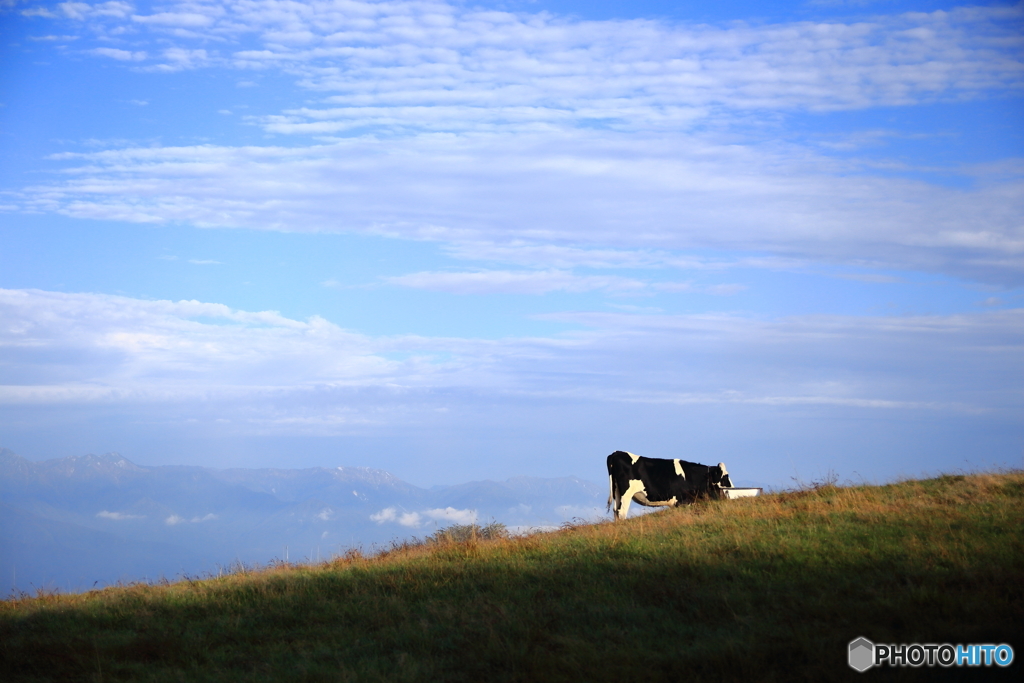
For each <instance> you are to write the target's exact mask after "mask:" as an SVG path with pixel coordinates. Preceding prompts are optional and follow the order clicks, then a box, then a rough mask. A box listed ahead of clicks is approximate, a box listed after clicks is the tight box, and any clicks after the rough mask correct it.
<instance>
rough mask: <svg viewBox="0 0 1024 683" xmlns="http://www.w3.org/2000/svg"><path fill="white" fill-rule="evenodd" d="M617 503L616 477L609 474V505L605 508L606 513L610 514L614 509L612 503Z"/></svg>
mask: <svg viewBox="0 0 1024 683" xmlns="http://www.w3.org/2000/svg"><path fill="white" fill-rule="evenodd" d="M614 502H615V477H613V476H612V475H611V472H609V473H608V504H607V505H605V506H604V511H605V512H608V511H610V510H611V509H612V503H614Z"/></svg>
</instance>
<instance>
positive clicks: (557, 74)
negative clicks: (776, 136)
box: [60, 0, 1022, 134]
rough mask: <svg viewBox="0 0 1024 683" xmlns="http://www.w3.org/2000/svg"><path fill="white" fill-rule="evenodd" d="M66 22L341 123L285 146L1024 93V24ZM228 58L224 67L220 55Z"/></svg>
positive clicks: (262, 16)
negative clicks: (302, 95) (129, 39)
mask: <svg viewBox="0 0 1024 683" xmlns="http://www.w3.org/2000/svg"><path fill="white" fill-rule="evenodd" d="M60 7H61V8H62V10H63V16H65V17H69V18H72V19H75V20H77V21H86V22H90V23H92V24H94V27H93V28H94V30H96V31H101V32H103V31H105V32H115V31H116V30H117V29H119V28H120V29H124V28H127V27H133V28H136V29H142V30H147V31H149V32H150V33H149V34H144V36H140V38H142V39H143V40H146V41H148V42H149V43H150V44H156V43H159V42H164V41H171V42H172V44H173V47H171V48H169V49H167V50H166V51H165V52H164V53H163V57H164V61H163V62H162V64H161V65H160V68H164V69H166V70H180V69H182V68H195V67H197V66H201V65H204V64H210V65H212V64H216V65H218V66H221V67H228V68H236V69H268V68H269V69H281V70H286V71H289V72H291V73H295V74H296V75H297V76H299V77H300V79H301V82H302V84H303V85H304V86H305V87H307V88H309V89H311V90H314V91H317V92H321V93H324V94H325V95H328V96H330V99H329V101H328V103H329V104H333V105H335V106H331V107H323V108H316V107H307V108H300V109H290V110H287V111H285V112H283V113H281V114H279V115H275V116H270V117H267V118H265V119H264V120H263V124H264V125H265V126H266V127H267V128H268V130H273V131H276V132H282V133H315V134H324V133H332V132H340V131H344V130H349V129H352V128H355V127H360V126H366V125H372V126H376V127H384V128H390V129H406V128H413V129H417V130H453V129H461V130H470V129H477V130H480V129H488V128H492V127H494V126H501V127H505V128H507V127H509V126H511V127H523V128H534V127H537V126H545V125H552V124H554V125H564V124H566V123H568V122H572V123H585V124H588V125H600V126H604V127H609V126H610V127H619V126H626V127H656V128H678V127H679V126H681V125H682V126H686V125H687V124H688V123H689V122H692V121H694V120H695V119H703V118H705V117H707V116H708V115H710V114H712V113H714V114H715V115H718V114H719V113H720V112H718V111H715V110H717V109H718V108H721V107H728V108H741V109H765V108H769V109H772V108H776V109H777V108H804V109H818V110H820V109H849V108H861V107H867V106H877V105H903V104H908V103H913V102H922V101H934V100H952V99H962V98H964V97H973V96H977V95H979V94H980V93H984V92H987V91H991V90H993V89H1000V88H1007V87H1018V88H1019V87H1020V85H1021V79H1022V72H1021V69H1020V65H1019V62H1018V61H1017V59H1016V56H1015V55H1014V51H1015V50H1019V48H1020V45H1021V42H1020V37H1019V36H1020V32H1019V31H1018V30H1017V29H1018V28H1019V26H1020V22H1021V14H1022V12H1021V10H1020V8H1019V7H992V8H959V9H954V10H952V11H944V12H934V13H910V14H905V15H898V16H879V17H876V18H874V19H872V20H870V21H861V22H858V23H853V24H844V23H839V22H828V23H825V22H791V23H784V24H768V25H749V24H742V23H735V24H731V25H725V26H709V25H693V24H686V23H679V22H664V21H652V20H630V21H579V20H572V19H566V18H562V17H555V16H551V15H548V14H525V13H515V14H513V13H507V12H495V11H490V10H480V9H476V8H471V7H464V6H460V5H457V4H446V3H443V2H388V3H373V2H345V3H332V2H312V3H278V2H270V1H263V2H260V1H257V2H249V1H243V0H222V1H221V2H207V3H202V4H197V3H193V2H170V3H167V4H166V5H165V6H164V7H163V9H164V10H166V11H162V12H157V13H154V14H149V15H142V14H136V13H134V11H133V9H132V8H131V6H130V5H127V4H125V3H116V2H114V3H103V4H97V5H87V4H85V3H65V4H63V5H61V6H60ZM211 43H213V44H221V45H224V47H225V49H223V50H221V51H220V52H219V53H217V54H213V53H207V52H206V47H205V46H206V45H209V44H211ZM199 53H202V54H201V55H199ZM184 54H188V55H192V56H189V57H188V58H187V59H183V58H182V55H184ZM197 57H198V58H197Z"/></svg>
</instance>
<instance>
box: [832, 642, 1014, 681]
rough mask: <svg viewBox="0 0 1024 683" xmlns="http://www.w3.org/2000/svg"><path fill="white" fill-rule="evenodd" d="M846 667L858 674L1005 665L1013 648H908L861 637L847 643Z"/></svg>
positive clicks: (919, 644)
mask: <svg viewBox="0 0 1024 683" xmlns="http://www.w3.org/2000/svg"><path fill="white" fill-rule="evenodd" d="M848 655H849V660H848V661H849V663H850V668H851V669H855V670H857V671H860V672H862V673H863V672H864V671H867V670H868V669H870V668H871V667H873V666H882V664H888V665H889V666H922V665H924V666H935V665H936V664H938V665H939V666H945V667H948V666H992V665H993V664H994V665H996V666H1009V665H1010V664H1012V663H1013V648H1012V647H1010V646H1009V645H1006V644H1005V643H1003V644H1000V645H991V644H985V645H950V644H949V643H943V644H941V645H936V644H935V643H927V644H921V643H911V644H910V645H882V644H881V643H879V644H875V643H872V642H871V641H870V640H868V639H867V638H864V637H861V638H857V639H856V640H851V641H850V647H849V652H848Z"/></svg>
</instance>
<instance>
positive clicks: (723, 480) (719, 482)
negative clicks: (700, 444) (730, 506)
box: [708, 462, 732, 489]
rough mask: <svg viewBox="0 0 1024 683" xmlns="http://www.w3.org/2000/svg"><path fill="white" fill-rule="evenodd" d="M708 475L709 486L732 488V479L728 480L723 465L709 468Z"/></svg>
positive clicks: (726, 471)
mask: <svg viewBox="0 0 1024 683" xmlns="http://www.w3.org/2000/svg"><path fill="white" fill-rule="evenodd" d="M708 469H709V472H708V474H710V475H711V485H712V486H721V487H725V488H730V489H731V488H732V479H730V478H729V470H727V469H725V463H724V462H720V463H718V464H717V465H715V466H714V467H709V468H708Z"/></svg>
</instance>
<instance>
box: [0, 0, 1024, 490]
mask: <svg viewBox="0 0 1024 683" xmlns="http://www.w3.org/2000/svg"><path fill="white" fill-rule="evenodd" d="M1022 24H1024V9H1022V5H1021V4H1019V3H984V4H980V5H959V4H957V3H948V2H911V1H907V2H898V1H893V2H841V1H835V2H824V1H822V2H807V3H791V2H786V3H775V2H759V3H744V2H721V3H659V2H632V3H620V2H603V3H594V2H588V3H583V2H570V1H566V2H539V1H538V2H526V1H522V2H519V1H510V2H491V3H469V2H455V3H444V2H382V3H373V2H329V1H321V2H276V1H259V0H246V1H242V0H225V1H208V2H175V1H173V0H172V1H170V2H153V3H149V2H139V3H130V2H120V1H119V0H115V1H111V2H82V3H76V2H68V3H45V2H38V1H35V0H32V1H28V0H26V1H18V0H0V31H2V33H0V63H2V64H3V65H4V66H3V68H2V69H0V105H2V106H0V159H2V163H0V405H3V409H2V410H0V445H4V446H6V447H8V448H12V449H14V450H15V451H16V452H19V453H20V454H22V455H25V456H27V457H30V458H33V459H42V458H47V457H61V456H64V455H72V454H81V453H85V452H106V451H119V452H121V453H122V454H124V455H125V456H126V457H129V458H130V459H132V460H135V461H136V462H140V463H144V464H169V463H183V464H205V465H211V466H279V467H289V466H295V467H300V466H310V465H367V466H375V467H381V468H384V469H388V470H390V471H392V472H394V473H395V474H396V475H398V476H400V477H403V478H406V479H408V480H409V481H412V482H414V483H418V484H426V485H430V484H436V483H452V482H457V481H465V480H467V479H473V478H484V477H491V478H502V477H507V476H515V475H520V474H531V475H541V476H544V475H551V476H555V475H564V474H573V475H577V476H582V477H585V478H588V479H593V480H601V479H602V478H603V473H602V467H603V456H604V455H606V454H607V453H609V452H611V451H613V450H616V449H628V450H631V451H634V452H638V453H641V454H644V455H649V456H652V457H681V458H684V459H688V460H694V461H699V462H718V461H722V460H724V461H725V462H726V463H727V464H728V465H729V468H730V470H731V471H733V472H734V473H735V475H736V477H735V478H736V479H737V480H739V481H744V480H746V481H756V482H764V483H769V484H775V485H780V484H781V485H785V484H789V483H791V482H792V479H793V478H799V479H804V480H809V479H813V478H815V477H818V476H822V475H823V474H824V473H826V472H828V471H830V470H831V471H835V472H838V473H839V475H840V476H841V477H844V478H853V479H866V480H869V481H884V480H887V479H890V478H893V477H898V476H908V475H909V476H916V475H919V474H922V473H931V472H936V471H953V470H956V469H976V468H986V467H993V466H995V467H1000V466H1002V467H1007V466H1009V467H1020V466H1021V465H1022V464H1024V460H1022V458H1024V420H1022V418H1021V416H1022V415H1024V400H1022V398H1024V397H1022V389H1024V334H1022V333H1024V220H1022V217H1024V211H1022V208H1024V192H1022V190H1024V183H1022V178H1024V126H1022V125H1021V124H1022V122H1024V116H1022V115H1024V63H1022V59H1021V56H1022V50H1021V48H1022V42H1024V41H1022V38H1021V35H1022V30H1021V29H1022Z"/></svg>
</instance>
